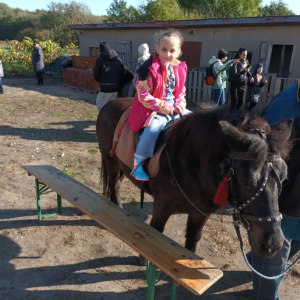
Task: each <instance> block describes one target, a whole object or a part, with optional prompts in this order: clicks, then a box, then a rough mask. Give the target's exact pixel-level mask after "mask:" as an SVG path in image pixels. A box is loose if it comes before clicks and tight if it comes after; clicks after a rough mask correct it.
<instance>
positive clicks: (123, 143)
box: [113, 108, 164, 178]
mask: <svg viewBox="0 0 300 300" xmlns="http://www.w3.org/2000/svg"><path fill="white" fill-rule="evenodd" d="M129 111H130V108H128V109H127V110H126V111H125V112H124V113H123V115H122V117H121V118H120V120H119V122H118V125H117V127H116V130H115V134H114V140H113V145H114V144H115V142H117V146H116V149H115V156H116V157H117V158H118V159H119V160H120V161H121V162H122V163H124V164H125V165H126V166H127V167H129V168H130V169H132V168H133V156H134V154H135V150H136V144H135V135H136V132H134V131H133V130H131V129H130V128H129V124H128V117H129ZM124 122H125V125H124ZM123 125H124V126H123ZM122 126H123V130H122V132H121V135H120V136H119V139H118V135H119V132H120V129H121V128H122ZM163 148H164V147H163ZM163 148H162V149H161V150H160V151H159V152H157V153H156V154H155V155H154V156H153V157H152V158H151V159H150V162H149V165H148V174H149V177H150V178H153V177H155V175H156V174H157V173H158V170H159V159H160V155H161V152H162V150H163Z"/></svg>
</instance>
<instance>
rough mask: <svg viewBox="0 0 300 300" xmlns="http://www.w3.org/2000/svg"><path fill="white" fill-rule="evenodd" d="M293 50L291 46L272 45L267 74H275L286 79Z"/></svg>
mask: <svg viewBox="0 0 300 300" xmlns="http://www.w3.org/2000/svg"><path fill="white" fill-rule="evenodd" d="M293 49H294V46H293V45H273V47H272V54H271V58H270V64H269V70H268V72H269V73H276V74H277V76H278V77H285V78H288V77H289V75H290V65H291V59H292V54H293Z"/></svg>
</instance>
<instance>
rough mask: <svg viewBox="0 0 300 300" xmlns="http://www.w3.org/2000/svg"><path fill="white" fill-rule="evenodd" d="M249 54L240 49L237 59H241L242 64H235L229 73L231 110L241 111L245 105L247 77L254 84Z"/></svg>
mask: <svg viewBox="0 0 300 300" xmlns="http://www.w3.org/2000/svg"><path fill="white" fill-rule="evenodd" d="M247 54H248V52H247V50H246V49H245V48H240V49H239V50H238V52H237V54H236V56H235V59H240V62H239V63H237V64H234V65H233V66H232V67H231V68H230V71H229V79H230V82H231V86H230V95H231V103H230V108H231V109H235V110H239V109H240V108H241V106H242V105H243V103H244V94H245V87H246V79H247V77H249V80H250V82H253V78H252V75H251V73H250V69H251V66H250V64H249V61H248V60H247Z"/></svg>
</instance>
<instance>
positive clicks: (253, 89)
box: [246, 75, 265, 103]
mask: <svg viewBox="0 0 300 300" xmlns="http://www.w3.org/2000/svg"><path fill="white" fill-rule="evenodd" d="M253 79H254V81H253V82H250V80H248V82H247V85H248V89H247V96H246V102H256V103H257V102H258V100H259V89H260V88H262V87H263V86H265V83H264V82H263V81H264V79H263V77H262V76H261V75H258V78H257V76H255V75H254V76H253ZM257 81H259V83H258V84H257Z"/></svg>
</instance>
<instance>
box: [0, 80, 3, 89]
mask: <svg viewBox="0 0 300 300" xmlns="http://www.w3.org/2000/svg"><path fill="white" fill-rule="evenodd" d="M0 91H1V92H2V91H3V85H2V78H1V77H0Z"/></svg>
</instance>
